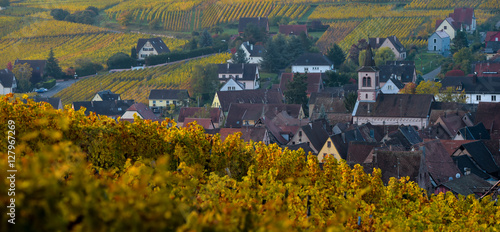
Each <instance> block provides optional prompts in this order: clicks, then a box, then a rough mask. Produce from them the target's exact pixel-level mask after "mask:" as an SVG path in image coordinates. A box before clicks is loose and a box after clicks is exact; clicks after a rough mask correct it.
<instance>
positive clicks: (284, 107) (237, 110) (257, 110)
mask: <svg viewBox="0 0 500 232" xmlns="http://www.w3.org/2000/svg"><path fill="white" fill-rule="evenodd" d="M282 112H283V113H284V114H286V115H287V116H289V117H292V118H294V119H298V120H302V119H304V117H305V114H304V111H303V109H302V106H301V105H300V104H262V103H259V104H250V103H243V104H240V103H231V105H230V106H229V111H228V114H227V119H226V124H225V127H229V128H239V127H244V126H255V125H256V124H257V123H258V122H259V120H272V119H273V118H274V117H276V116H277V115H278V114H280V113H282Z"/></svg>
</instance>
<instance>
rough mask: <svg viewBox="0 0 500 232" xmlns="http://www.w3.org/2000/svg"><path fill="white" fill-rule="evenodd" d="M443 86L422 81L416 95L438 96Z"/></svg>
mask: <svg viewBox="0 0 500 232" xmlns="http://www.w3.org/2000/svg"><path fill="white" fill-rule="evenodd" d="M441 86H442V84H441V83H439V82H434V81H421V82H420V84H418V86H417V88H416V89H415V93H416V94H433V95H437V94H438V93H439V89H441Z"/></svg>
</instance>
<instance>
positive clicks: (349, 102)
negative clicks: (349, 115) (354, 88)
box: [344, 92, 358, 112]
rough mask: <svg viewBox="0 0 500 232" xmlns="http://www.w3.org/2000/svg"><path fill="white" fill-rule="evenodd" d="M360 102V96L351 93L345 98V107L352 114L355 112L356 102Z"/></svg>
mask: <svg viewBox="0 0 500 232" xmlns="http://www.w3.org/2000/svg"><path fill="white" fill-rule="evenodd" d="M357 100H358V94H357V93H356V92H350V93H348V94H347V96H346V97H345V98H344V107H345V108H346V110H347V111H348V112H352V111H353V110H354V106H355V105H356V101H357Z"/></svg>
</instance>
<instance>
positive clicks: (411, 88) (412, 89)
mask: <svg viewBox="0 0 500 232" xmlns="http://www.w3.org/2000/svg"><path fill="white" fill-rule="evenodd" d="M416 88H417V85H416V84H415V83H413V82H410V83H408V84H406V85H405V87H404V88H402V89H401V90H399V93H401V94H415V93H416Z"/></svg>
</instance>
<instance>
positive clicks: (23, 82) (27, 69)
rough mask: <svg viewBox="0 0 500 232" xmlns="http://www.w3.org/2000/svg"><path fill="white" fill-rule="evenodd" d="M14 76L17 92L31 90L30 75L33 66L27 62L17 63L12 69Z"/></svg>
mask: <svg viewBox="0 0 500 232" xmlns="http://www.w3.org/2000/svg"><path fill="white" fill-rule="evenodd" d="M12 73H14V77H16V79H17V92H21V93H22V92H28V91H30V90H31V86H32V84H31V82H30V79H31V75H32V73H33V68H31V65H30V64H28V63H24V64H17V65H15V66H14V69H12Z"/></svg>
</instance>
